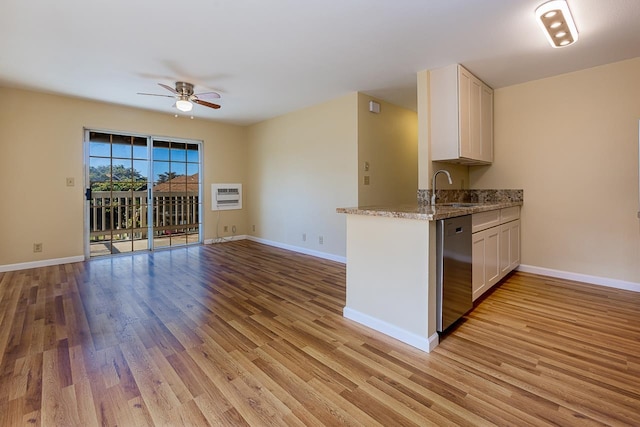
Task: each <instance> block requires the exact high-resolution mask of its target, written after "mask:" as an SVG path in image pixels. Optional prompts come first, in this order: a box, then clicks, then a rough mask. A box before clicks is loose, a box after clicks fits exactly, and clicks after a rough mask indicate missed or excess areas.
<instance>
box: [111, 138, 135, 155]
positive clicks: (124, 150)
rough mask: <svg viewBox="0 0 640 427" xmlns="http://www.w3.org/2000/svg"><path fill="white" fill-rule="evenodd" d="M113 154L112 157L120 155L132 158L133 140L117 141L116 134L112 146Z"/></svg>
mask: <svg viewBox="0 0 640 427" xmlns="http://www.w3.org/2000/svg"><path fill="white" fill-rule="evenodd" d="M111 150H112V151H111V156H112V157H119V158H122V159H130V158H131V140H130V139H129V140H128V141H118V142H116V141H115V136H114V142H113V145H112V146H111Z"/></svg>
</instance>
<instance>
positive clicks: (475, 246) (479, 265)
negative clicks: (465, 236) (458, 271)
mask: <svg viewBox="0 0 640 427" xmlns="http://www.w3.org/2000/svg"><path fill="white" fill-rule="evenodd" d="M485 237H486V232H485V231H480V232H478V233H473V235H472V240H471V244H472V247H471V289H472V291H473V300H474V301H475V300H476V298H478V297H479V296H480V295H482V294H483V293H484V292H485V291H486V290H487V289H488V286H487V281H486V280H485V277H486V274H485V268H484V265H485V259H486V249H485V243H486V239H485Z"/></svg>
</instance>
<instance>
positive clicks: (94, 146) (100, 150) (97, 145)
mask: <svg viewBox="0 0 640 427" xmlns="http://www.w3.org/2000/svg"><path fill="white" fill-rule="evenodd" d="M89 155H90V156H99V157H109V156H111V144H109V143H108V142H91V143H89Z"/></svg>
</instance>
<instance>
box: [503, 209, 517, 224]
mask: <svg viewBox="0 0 640 427" xmlns="http://www.w3.org/2000/svg"><path fill="white" fill-rule="evenodd" d="M518 218H520V206H512V207H510V208H504V209H501V210H500V223H501V224H504V223H505V222H509V221H513V220H516V219H518Z"/></svg>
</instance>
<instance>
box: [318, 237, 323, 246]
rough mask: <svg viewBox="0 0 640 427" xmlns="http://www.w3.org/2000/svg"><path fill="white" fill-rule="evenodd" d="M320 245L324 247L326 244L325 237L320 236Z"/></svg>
mask: <svg viewBox="0 0 640 427" xmlns="http://www.w3.org/2000/svg"><path fill="white" fill-rule="evenodd" d="M318 243H320V244H321V245H323V244H324V237H322V236H319V237H318Z"/></svg>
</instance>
